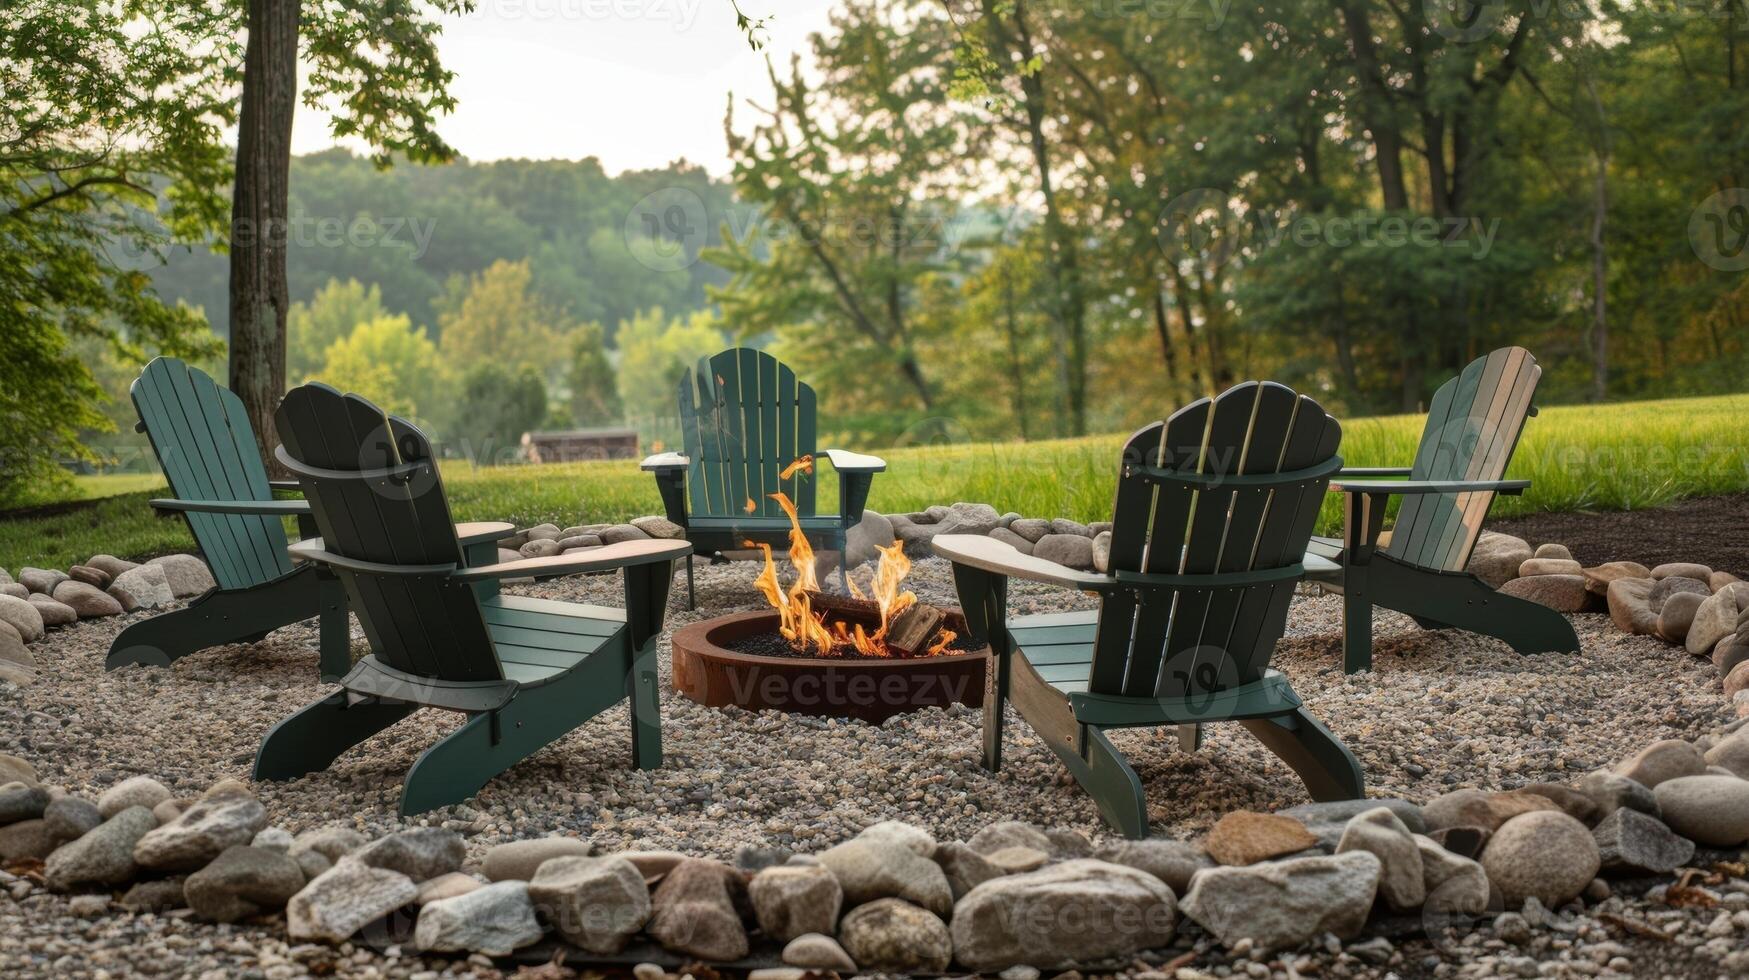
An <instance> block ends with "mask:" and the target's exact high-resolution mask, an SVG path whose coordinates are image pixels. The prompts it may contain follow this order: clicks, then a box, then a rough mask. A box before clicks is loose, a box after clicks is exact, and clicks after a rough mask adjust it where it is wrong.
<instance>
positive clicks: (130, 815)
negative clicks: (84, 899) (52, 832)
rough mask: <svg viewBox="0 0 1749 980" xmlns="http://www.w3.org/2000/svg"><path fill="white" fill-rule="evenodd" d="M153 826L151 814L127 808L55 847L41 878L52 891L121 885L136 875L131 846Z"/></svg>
mask: <svg viewBox="0 0 1749 980" xmlns="http://www.w3.org/2000/svg"><path fill="white" fill-rule="evenodd" d="M156 826H158V818H156V817H154V816H152V811H150V810H148V809H146V808H145V807H143V806H130V807H128V808H126V809H124V810H122V811H121V812H119V813H117V814H116V815H115V816H113V817H110V818H109V819H108V820H105V821H104V822H103V823H102V824H101V825H99V826H98V828H97V829H96V830H93V831H91V832H90V833H88V834H86V835H85V836H83V837H81V838H79V839H78V840H76V841H71V842H69V843H66V844H62V845H61V846H60V847H58V848H56V849H55V852H54V853H53V854H50V855H49V857H48V861H47V863H46V864H45V865H44V867H43V878H44V880H46V881H47V882H48V886H49V887H50V888H52V889H54V890H56V891H72V890H73V889H75V888H82V887H88V886H101V887H105V888H109V887H114V886H116V885H125V884H127V883H128V882H129V881H131V880H133V877H134V875H135V874H137V873H138V872H139V865H137V864H135V863H134V845H135V844H137V843H139V840H140V838H141V837H144V836H146V832H147V831H149V830H151V829H152V828H154V827H156Z"/></svg>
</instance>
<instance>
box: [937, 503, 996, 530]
mask: <svg viewBox="0 0 1749 980" xmlns="http://www.w3.org/2000/svg"><path fill="white" fill-rule="evenodd" d="M935 523H936V526H937V527H938V528H940V529H941V533H942V534H989V533H990V532H991V531H992V530H994V529H995V528H996V527H997V526H998V525H1000V524H1001V523H1002V515H1001V514H998V513H997V512H996V508H994V507H992V506H990V505H989V504H977V503H966V502H965V501H961V502H959V503H956V504H953V505H951V506H949V507H948V508H947V513H946V514H945V515H944V516H943V517H942V518H941V519H940V520H938V521H936V522H935Z"/></svg>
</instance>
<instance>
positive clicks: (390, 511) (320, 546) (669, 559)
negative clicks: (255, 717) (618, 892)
mask: <svg viewBox="0 0 1749 980" xmlns="http://www.w3.org/2000/svg"><path fill="white" fill-rule="evenodd" d="M275 419H276V422H277V426H278V429H279V434H280V437H281V438H282V439H284V440H285V441H284V444H283V445H282V446H280V447H279V448H278V449H277V450H276V458H278V459H279V461H280V462H281V463H282V464H284V465H285V466H286V467H287V468H288V469H289V470H291V471H292V472H293V473H295V474H296V475H297V477H298V481H299V483H300V484H302V486H303V489H304V494H305V496H306V498H307V499H308V500H309V502H310V509H311V511H312V513H313V515H314V517H315V521H316V525H317V527H318V528H319V529H320V531H321V532H322V536H321V538H320V539H319V540H315V541H304V542H299V543H298V544H296V545H293V546H292V548H291V550H292V551H293V553H294V554H298V555H300V556H301V557H303V558H305V559H307V560H309V561H311V562H313V563H316V564H320V565H323V566H325V567H327V568H329V569H331V570H332V571H333V572H334V573H335V574H336V575H337V576H338V577H339V579H340V581H341V582H342V583H343V584H344V585H345V587H346V593H347V596H348V597H349V599H350V600H351V603H352V607H353V609H354V610H355V611H356V612H357V614H358V618H359V621H360V623H362V624H363V626H364V630H365V633H366V634H367V635H369V637H370V639H371V647H372V649H373V650H374V651H375V653H373V654H372V655H371V656H367V657H365V658H364V659H362V660H360V661H359V662H358V664H357V665H356V666H354V667H353V668H352V670H351V671H350V672H349V673H348V674H347V675H346V677H345V678H344V679H343V680H342V681H341V682H340V685H341V689H340V690H339V691H338V692H336V693H334V694H332V695H330V696H328V697H325V698H322V699H321V700H319V701H316V702H315V703H313V704H311V705H309V706H308V707H306V708H304V709H303V710H301V711H299V712H298V713H296V714H294V715H292V716H291V717H289V718H286V719H285V720H284V721H281V722H280V723H279V724H278V725H275V726H274V728H273V730H272V731H270V732H268V734H267V737H266V738H265V739H263V740H262V743H261V750H260V752H259V753H258V754H257V756H256V758H255V778H257V779H291V778H295V777H297V776H301V775H304V774H305V773H309V772H314V771H316V770H320V769H324V768H326V767H327V766H328V765H329V764H330V763H332V762H333V761H334V760H335V759H336V758H337V757H339V755H340V754H341V753H342V752H345V751H346V750H347V749H349V748H351V747H352V746H354V745H357V744H358V743H359V742H362V741H364V740H365V739H367V738H369V737H371V736H372V735H374V734H376V733H377V732H379V731H381V730H383V729H384V728H387V727H388V726H390V725H392V724H394V723H395V722H397V721H399V720H401V719H402V718H405V717H407V716H408V715H409V714H412V713H413V712H415V711H418V710H419V709H421V708H438V709H444V710H449V711H459V712H462V713H464V714H466V715H467V716H468V720H467V721H466V722H465V723H464V724H462V725H461V726H460V727H459V728H457V729H455V730H454V731H452V732H450V733H449V734H448V735H445V736H444V737H443V738H441V739H439V740H438V742H437V743H436V744H434V745H432V746H431V747H430V748H428V749H426V750H425V752H424V753H423V754H422V755H420V756H419V758H418V760H417V761H416V762H414V764H413V768H412V770H411V771H409V772H408V773H407V778H406V782H405V784H404V785H403V788H402V791H401V806H400V809H401V813H402V814H403V815H411V814H415V813H422V812H424V811H426V810H430V809H433V808H435V807H439V806H445V805H448V804H452V803H458V802H460V801H462V800H464V799H467V798H468V797H470V796H472V795H473V794H474V793H476V792H477V791H478V790H479V789H480V788H481V787H482V786H484V785H485V784H486V783H487V781H489V780H490V779H491V778H492V777H493V776H495V775H497V774H498V773H501V772H503V771H504V770H506V769H508V768H510V767H511V766H512V765H515V764H516V763H517V762H518V761H520V760H521V759H523V758H525V757H527V756H528V755H529V754H531V753H533V752H536V751H538V750H539V749H541V748H542V747H543V746H546V745H548V744H550V743H551V742H553V741H554V740H555V739H558V738H560V737H562V736H563V735H565V734H566V733H567V732H569V731H571V730H572V729H573V728H576V727H577V726H578V725H580V724H582V723H583V722H585V721H587V720H589V719H590V718H592V717H594V716H595V715H597V714H599V713H601V712H602V711H605V710H606V709H608V708H610V707H612V706H613V705H615V704H618V703H619V702H620V701H623V700H626V699H628V698H629V699H630V702H631V710H630V715H631V744H632V759H633V762H634V764H635V765H636V766H637V767H638V768H640V769H650V768H656V767H658V766H660V765H661V764H662V742H661V721H660V716H659V711H658V705H657V694H658V691H657V679H656V638H657V635H658V634H659V633H660V632H661V630H662V617H663V611H664V606H665V605H666V601H667V596H668V582H669V579H670V578H671V577H672V574H673V571H672V570H673V564H674V562H675V561H676V560H678V559H679V558H682V557H684V556H685V555H686V554H687V553H688V552H690V551H691V548H690V547H689V546H688V545H687V544H686V543H685V542H681V541H662V540H654V539H650V540H642V541H627V542H622V543H619V544H612V545H607V546H606V547H602V548H596V549H592V550H590V551H588V552H584V553H579V554H572V555H554V556H552V557H548V558H529V559H523V560H519V561H510V562H504V563H501V564H490V565H484V566H475V567H469V566H468V565H467V563H466V561H465V556H464V554H463V548H462V544H461V541H460V540H459V538H458V536H457V534H456V529H455V526H454V525H453V524H452V523H451V521H450V512H449V502H448V500H447V499H446V498H445V496H444V491H443V481H442V480H441V478H440V477H439V475H438V471H437V464H436V461H435V459H434V457H433V455H432V452H431V445H430V443H429V442H428V441H427V440H426V438H425V436H424V434H423V433H421V432H420V431H419V430H418V429H416V428H414V427H413V426H412V425H410V424H409V423H407V422H405V421H403V420H401V419H398V418H389V417H385V416H384V414H383V411H382V410H381V409H379V408H377V407H376V406H375V405H373V404H371V403H370V402H368V401H366V400H365V399H363V398H360V397H359V396H357V395H342V394H341V393H340V392H338V391H335V390H334V389H333V388H330V387H328V386H326V385H322V384H314V383H312V384H306V385H303V386H301V387H299V388H296V389H293V390H292V391H291V392H290V393H289V394H287V395H286V396H285V400H284V401H283V402H281V404H280V407H279V411H278V413H277V415H276V416H275ZM615 570H623V571H624V574H625V608H624V609H623V610H622V609H611V608H605V607H601V606H588V605H579V604H573V603H565V602H555V601H552V600H548V599H535V598H527V597H519V596H509V595H503V594H501V593H499V592H498V591H497V590H496V589H492V588H482V587H481V586H490V585H491V584H493V583H496V582H498V581H500V580H502V579H505V578H519V577H525V576H554V575H569V574H577V573H592V572H612V571H615Z"/></svg>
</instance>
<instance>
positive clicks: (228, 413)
mask: <svg viewBox="0 0 1749 980" xmlns="http://www.w3.org/2000/svg"><path fill="white" fill-rule="evenodd" d="M129 391H130V394H131V396H132V398H133V402H134V408H135V409H136V410H137V411H138V412H139V414H140V421H141V422H142V423H144V424H145V427H146V435H147V437H148V438H149V439H150V441H151V443H152V450H153V452H155V453H156V454H157V456H158V463H159V465H160V466H161V467H163V470H164V478H165V480H166V481H167V482H168V483H169V484H170V490H171V492H172V493H173V494H174V495H175V496H177V497H179V498H182V499H185V500H222V501H246V500H272V499H273V491H272V489H271V488H270V487H269V486H268V483H267V471H266V468H265V467H264V466H263V465H262V462H261V456H260V454H259V452H258V451H257V449H256V447H255V432H254V430H253V429H252V428H251V427H250V425H249V420H248V417H247V416H246V415H245V414H244V412H243V403H242V400H241V399H239V398H238V397H237V396H236V394H234V393H233V392H231V391H229V390H227V389H225V388H222V387H220V386H219V385H218V384H217V383H215V382H214V381H213V379H212V378H211V377H210V376H209V375H207V373H206V372H204V371H201V370H200V369H198V368H190V367H189V366H188V365H187V364H185V363H183V362H182V361H180V360H177V359H176V358H171V357H159V358H154V359H153V360H152V362H151V363H149V364H147V365H146V368H145V370H144V371H142V372H140V376H139V377H138V378H136V379H135V380H134V383H133V385H132V386H131V388H130V389H129ZM187 516H188V524H189V529H190V531H191V532H192V533H193V534H194V539H195V542H196V543H197V544H199V545H200V549H201V552H202V554H203V555H204V556H205V557H206V561H207V564H208V566H210V567H211V568H212V571H213V578H214V580H215V581H216V582H217V583H218V584H219V586H220V587H221V588H226V589H240V588H247V587H249V586H252V585H259V584H261V583H262V582H267V581H270V580H272V579H275V578H278V577H280V576H281V575H285V574H287V573H289V572H290V571H291V570H292V565H291V559H290V558H289V557H288V556H287V555H286V550H285V548H286V536H285V528H284V527H283V526H282V525H281V524H280V521H279V518H277V517H266V516H258V515H252V514H198V513H190V514H188V515H187Z"/></svg>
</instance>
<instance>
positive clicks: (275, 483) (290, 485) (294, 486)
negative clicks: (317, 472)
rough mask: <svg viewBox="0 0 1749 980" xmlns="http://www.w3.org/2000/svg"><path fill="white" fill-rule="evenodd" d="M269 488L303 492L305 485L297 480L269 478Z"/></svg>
mask: <svg viewBox="0 0 1749 980" xmlns="http://www.w3.org/2000/svg"><path fill="white" fill-rule="evenodd" d="M267 489H269V490H273V491H276V492H279V491H284V492H285V493H303V492H304V485H303V484H301V483H299V482H298V481H296V480H268V481H267Z"/></svg>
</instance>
